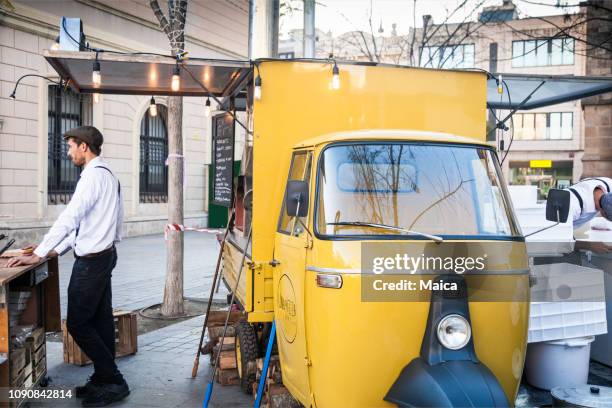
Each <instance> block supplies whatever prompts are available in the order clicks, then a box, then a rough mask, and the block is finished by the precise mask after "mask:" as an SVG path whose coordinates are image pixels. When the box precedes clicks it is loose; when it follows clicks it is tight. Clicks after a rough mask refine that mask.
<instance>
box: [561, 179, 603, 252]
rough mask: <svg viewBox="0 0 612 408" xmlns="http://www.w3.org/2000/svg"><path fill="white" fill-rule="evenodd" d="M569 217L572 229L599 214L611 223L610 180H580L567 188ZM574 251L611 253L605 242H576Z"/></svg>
mask: <svg viewBox="0 0 612 408" xmlns="http://www.w3.org/2000/svg"><path fill="white" fill-rule="evenodd" d="M569 191H570V193H571V194H570V217H571V218H572V221H573V224H574V229H577V228H579V227H581V226H583V225H584V224H586V223H587V222H589V221H591V220H592V219H593V218H595V216H596V215H597V214H598V213H599V214H601V216H602V217H604V218H605V219H607V220H608V221H612V179H611V178H609V177H592V178H587V179H584V180H580V181H579V182H578V183H576V184H574V185H573V186H571V187H570V188H569ZM576 249H585V250H591V251H594V252H597V253H609V252H612V246H611V245H609V244H607V243H605V242H587V241H577V242H576Z"/></svg>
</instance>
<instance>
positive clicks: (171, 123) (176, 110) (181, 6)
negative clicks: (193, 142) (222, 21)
mask: <svg viewBox="0 0 612 408" xmlns="http://www.w3.org/2000/svg"><path fill="white" fill-rule="evenodd" d="M149 5H150V6H151V9H152V10H153V13H154V14H155V17H157V20H158V21H159V26H160V28H161V30H162V31H163V32H164V33H165V34H166V36H167V37H168V41H169V42H170V48H171V51H172V55H173V56H175V57H177V63H178V61H179V60H180V58H181V57H182V55H183V53H184V52H185V21H186V19H187V0H168V12H167V16H166V15H165V14H164V12H163V11H162V10H161V8H160V6H159V3H158V2H157V0H149ZM182 120H183V98H182V97H181V96H171V97H169V98H168V153H169V155H168V162H169V163H168V223H170V224H183V171H184V166H183V160H184V157H183V135H182V131H181V129H182ZM183 251H184V241H183V233H182V231H169V232H168V240H167V242H166V283H165V287H164V299H163V303H162V307H161V313H162V315H164V316H180V315H182V314H184V308H183Z"/></svg>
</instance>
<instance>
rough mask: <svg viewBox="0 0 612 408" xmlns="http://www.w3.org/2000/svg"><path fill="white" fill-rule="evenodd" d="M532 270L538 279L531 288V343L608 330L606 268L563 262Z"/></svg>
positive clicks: (600, 332)
mask: <svg viewBox="0 0 612 408" xmlns="http://www.w3.org/2000/svg"><path fill="white" fill-rule="evenodd" d="M531 272H532V274H533V276H534V277H535V278H536V279H537V282H536V283H535V285H534V286H533V287H532V288H531V300H532V302H531V308H530V311H529V336H528V340H527V341H528V342H529V343H536V342H542V341H550V340H560V339H569V338H576V337H585V336H596V335H599V334H605V333H606V332H607V331H608V328H607V322H606V304H605V302H604V301H603V300H604V289H603V282H604V276H603V275H604V273H603V271H601V270H599V269H593V268H586V267H583V266H578V265H572V264H567V263H559V264H547V265H535V266H533V267H532V269H531ZM560 295H566V296H560ZM542 300H547V301H542Z"/></svg>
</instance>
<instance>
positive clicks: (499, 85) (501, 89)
mask: <svg viewBox="0 0 612 408" xmlns="http://www.w3.org/2000/svg"><path fill="white" fill-rule="evenodd" d="M497 93H498V94H500V95H501V94H503V93H504V81H503V79H502V76H501V75H500V76H499V80H498V81H497Z"/></svg>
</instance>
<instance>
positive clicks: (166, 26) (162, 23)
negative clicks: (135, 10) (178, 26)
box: [149, 0, 170, 39]
mask: <svg viewBox="0 0 612 408" xmlns="http://www.w3.org/2000/svg"><path fill="white" fill-rule="evenodd" d="M149 5H150V6H151V10H153V14H155V17H157V21H158V22H159V27H160V28H161V29H162V31H163V32H164V33H165V34H166V36H167V37H168V39H169V38H170V23H169V22H168V19H167V18H166V16H165V15H164V12H163V11H162V10H161V8H160V7H159V3H158V2H157V0H149Z"/></svg>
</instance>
